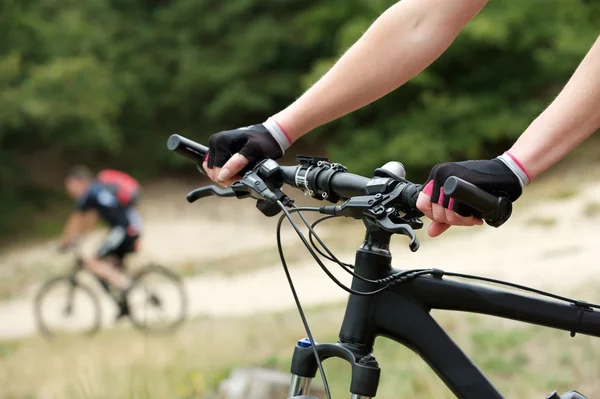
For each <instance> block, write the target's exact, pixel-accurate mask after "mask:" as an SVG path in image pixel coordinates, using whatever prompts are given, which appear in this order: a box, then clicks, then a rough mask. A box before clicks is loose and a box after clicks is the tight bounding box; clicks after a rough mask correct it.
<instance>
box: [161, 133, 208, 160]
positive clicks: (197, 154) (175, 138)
mask: <svg viewBox="0 0 600 399" xmlns="http://www.w3.org/2000/svg"><path fill="white" fill-rule="evenodd" d="M167 148H168V149H169V150H171V151H173V152H176V153H177V154H179V155H181V156H184V157H186V158H187V159H189V160H190V161H193V162H195V163H197V164H199V165H202V162H204V159H205V158H206V154H208V147H206V146H203V145H202V144H198V143H196V142H195V141H192V140H190V139H186V138H185V137H183V136H180V135H178V134H173V135H171V137H169V140H168V141H167Z"/></svg>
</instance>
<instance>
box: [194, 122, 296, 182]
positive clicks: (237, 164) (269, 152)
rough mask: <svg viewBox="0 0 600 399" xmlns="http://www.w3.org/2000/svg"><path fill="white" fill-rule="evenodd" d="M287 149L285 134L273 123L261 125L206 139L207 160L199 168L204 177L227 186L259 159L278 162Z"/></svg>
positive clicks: (230, 131)
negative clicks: (203, 171) (202, 170)
mask: <svg viewBox="0 0 600 399" xmlns="http://www.w3.org/2000/svg"><path fill="white" fill-rule="evenodd" d="M290 145H291V140H290V139H289V138H288V136H287V134H286V133H285V131H284V130H283V129H282V128H281V126H279V124H278V123H277V122H275V120H274V119H272V118H269V119H268V120H267V121H266V122H265V123H262V124H259V125H252V126H248V127H243V128H239V129H235V130H226V131H223V132H219V133H216V134H213V135H212V136H210V138H209V140H208V148H209V152H208V157H207V159H206V160H205V161H204V163H203V164H202V167H203V168H204V170H205V171H206V174H207V176H208V177H209V178H210V179H211V180H213V181H214V182H217V183H219V184H221V185H223V186H229V185H231V183H233V182H234V181H235V180H237V179H239V177H238V176H237V175H238V174H239V173H240V172H241V171H242V170H243V169H245V168H247V167H248V168H252V167H254V165H256V164H257V163H258V162H260V161H262V160H263V159H267V158H270V159H279V158H281V157H282V156H283V154H284V151H285V150H286V149H287V148H289V146H290Z"/></svg>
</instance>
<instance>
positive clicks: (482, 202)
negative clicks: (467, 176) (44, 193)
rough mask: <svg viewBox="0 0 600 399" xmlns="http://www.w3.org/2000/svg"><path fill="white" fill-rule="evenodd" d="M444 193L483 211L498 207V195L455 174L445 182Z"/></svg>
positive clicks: (491, 210) (486, 211) (490, 210)
mask: <svg viewBox="0 0 600 399" xmlns="http://www.w3.org/2000/svg"><path fill="white" fill-rule="evenodd" d="M444 195H447V196H449V197H450V198H454V199H455V200H456V201H460V202H462V203H463V204H465V205H468V206H470V207H471V208H473V209H476V210H478V211H479V212H481V213H488V212H493V211H494V210H495V209H496V208H498V197H496V196H494V195H492V194H490V193H488V192H487V191H483V190H482V189H480V188H479V187H477V186H475V185H473V184H471V183H469V182H467V181H464V180H462V179H459V178H458V177H454V176H452V177H449V178H448V179H447V180H446V182H445V183H444Z"/></svg>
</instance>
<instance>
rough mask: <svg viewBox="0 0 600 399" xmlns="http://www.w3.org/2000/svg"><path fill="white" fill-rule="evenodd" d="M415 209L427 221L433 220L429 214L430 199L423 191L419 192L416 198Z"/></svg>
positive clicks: (431, 214)
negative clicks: (423, 215)
mask: <svg viewBox="0 0 600 399" xmlns="http://www.w3.org/2000/svg"><path fill="white" fill-rule="evenodd" d="M417 208H418V209H419V210H420V211H421V212H423V214H425V216H427V217H428V218H429V219H433V213H432V212H431V197H430V196H429V195H427V194H425V193H424V192H423V191H421V192H420V193H419V196H418V197H417Z"/></svg>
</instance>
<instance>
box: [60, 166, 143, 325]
mask: <svg viewBox="0 0 600 399" xmlns="http://www.w3.org/2000/svg"><path fill="white" fill-rule="evenodd" d="M65 187H66V189H67V192H68V194H69V195H70V196H71V197H72V198H74V199H75V200H76V210H75V212H73V214H72V215H71V217H70V218H69V220H68V221H67V223H66V226H65V229H64V233H63V235H62V239H61V244H60V245H61V248H62V249H66V248H67V247H69V245H71V244H72V243H73V242H74V241H75V240H76V239H77V238H78V237H79V236H80V235H81V234H82V233H84V232H85V231H86V230H88V229H90V228H91V227H93V226H94V225H96V223H97V221H98V218H101V219H102V220H103V221H104V222H105V223H106V224H108V226H109V227H110V231H109V232H108V234H107V235H106V237H105V239H104V241H103V242H102V244H101V245H100V248H99V249H98V251H97V252H96V254H95V255H93V256H91V257H89V258H86V259H85V266H86V268H87V269H88V270H90V271H91V272H93V273H95V274H96V275H97V276H98V277H100V278H101V279H102V280H103V281H104V283H110V284H111V285H113V286H114V287H116V288H118V289H120V290H121V295H120V300H119V307H120V309H119V314H118V316H117V318H119V317H122V316H126V315H127V314H129V310H128V306H127V299H126V298H127V291H128V290H129V288H130V287H131V279H130V278H129V277H128V276H127V275H126V274H124V273H123V272H122V271H121V269H122V267H123V259H124V258H125V256H126V255H127V254H129V253H132V252H135V250H136V243H137V240H138V237H139V235H140V229H141V219H140V215H139V213H138V211H137V209H136V208H135V204H136V201H137V199H138V198H139V195H140V185H139V183H138V182H137V180H135V179H134V178H132V177H131V176H129V175H127V174H126V173H123V172H120V171H116V170H110V169H108V170H103V171H101V172H100V173H98V175H97V176H93V175H92V173H91V172H90V170H89V169H88V168H87V167H85V166H81V165H79V166H75V167H73V168H72V169H71V170H70V171H69V173H68V174H67V176H66V178H65Z"/></svg>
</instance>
